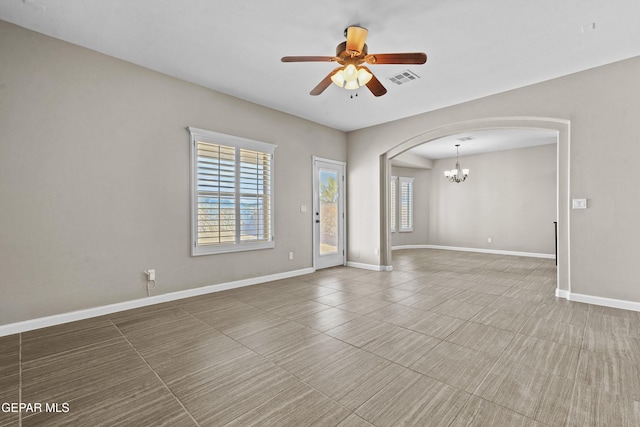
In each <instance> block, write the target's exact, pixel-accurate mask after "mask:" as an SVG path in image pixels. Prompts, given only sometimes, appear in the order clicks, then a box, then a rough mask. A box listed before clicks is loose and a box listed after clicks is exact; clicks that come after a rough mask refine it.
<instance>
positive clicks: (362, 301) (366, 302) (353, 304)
mask: <svg viewBox="0 0 640 427" xmlns="http://www.w3.org/2000/svg"><path fill="white" fill-rule="evenodd" d="M389 304H391V303H390V302H389V301H382V300H379V299H375V298H367V297H362V296H361V297H360V298H357V299H353V300H350V301H347V302H345V303H344V304H340V305H338V306H336V308H339V309H341V310H345V311H350V312H352V313H356V314H361V315H364V314H368V313H371V312H373V311H376V310H379V309H381V308H382V307H385V306H387V305H389Z"/></svg>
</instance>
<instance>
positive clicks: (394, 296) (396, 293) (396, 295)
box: [367, 288, 415, 302]
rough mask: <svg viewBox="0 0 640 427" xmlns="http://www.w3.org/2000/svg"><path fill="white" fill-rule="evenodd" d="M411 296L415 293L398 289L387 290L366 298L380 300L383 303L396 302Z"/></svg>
mask: <svg viewBox="0 0 640 427" xmlns="http://www.w3.org/2000/svg"><path fill="white" fill-rule="evenodd" d="M413 295H415V292H409V291H404V290H402V289H398V288H388V289H385V290H383V291H380V292H376V293H373V294H369V295H367V296H368V297H369V298H376V299H381V300H383V301H389V302H398V301H401V300H403V299H405V298H409V297H410V296H413Z"/></svg>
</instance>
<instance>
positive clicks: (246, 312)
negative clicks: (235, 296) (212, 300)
mask: <svg viewBox="0 0 640 427" xmlns="http://www.w3.org/2000/svg"><path fill="white" fill-rule="evenodd" d="M194 316H195V317H196V318H197V319H199V320H201V321H202V322H204V323H206V324H207V325H209V326H211V327H213V328H215V329H217V330H219V331H221V332H223V333H225V334H231V333H242V331H244V332H245V333H250V332H252V331H256V330H258V329H264V328H269V327H272V326H276V325H279V324H280V323H284V322H286V319H283V318H282V317H280V316H278V315H275V314H273V313H268V312H266V311H264V310H261V309H259V308H256V307H252V306H249V305H246V306H244V307H242V308H233V307H231V308H225V309H221V310H215V311H206V312H201V313H197V314H194Z"/></svg>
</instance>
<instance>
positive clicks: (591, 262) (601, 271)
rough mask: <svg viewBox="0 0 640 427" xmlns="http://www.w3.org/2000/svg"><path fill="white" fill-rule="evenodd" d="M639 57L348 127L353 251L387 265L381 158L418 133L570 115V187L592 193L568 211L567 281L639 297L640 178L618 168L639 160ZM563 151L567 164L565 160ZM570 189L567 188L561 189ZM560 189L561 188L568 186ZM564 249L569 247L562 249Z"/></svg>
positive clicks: (583, 288) (600, 292)
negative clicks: (633, 179) (633, 180)
mask: <svg viewBox="0 0 640 427" xmlns="http://www.w3.org/2000/svg"><path fill="white" fill-rule="evenodd" d="M638 75H640V57H636V58H632V59H629V60H625V61H621V62H617V63H614V64H609V65H606V66H603V67H598V68H594V69H592V70H587V71H584V72H580V73H576V74H572V75H569V76H565V77H562V78H558V79H554V80H550V81H547V82H543V83H539V84H536V85H532V86H528V87H524V88H521V89H517V90H513V91H508V92H505V93H501V94H498V95H493V96H489V97H486V98H481V99H478V100H475V101H471V102H467V103H464V104H460V105H456V106H452V107H449V108H444V109H441V110H437V111H433V112H429V113H424V114H420V115H417V116H413V117H409V118H406V119H402V120H398V121H394V122H390V123H385V124H382V125H379V126H375V127H371V128H367V129H362V130H359V131H355V132H350V133H349V134H348V135H347V152H348V159H349V176H348V191H349V194H350V196H349V212H350V215H349V224H348V226H349V228H348V230H349V232H348V233H349V234H348V238H349V242H350V243H349V257H350V259H352V257H353V256H354V253H359V254H361V256H360V259H359V262H362V263H369V264H380V256H379V255H378V253H379V252H378V251H379V250H380V236H381V231H380V227H381V223H380V156H381V155H382V154H384V153H386V152H387V151H389V150H391V149H392V148H393V147H395V146H398V145H401V144H402V143H403V142H404V141H408V140H410V139H412V138H414V137H416V136H417V135H421V134H424V133H427V132H429V131H431V130H434V129H439V128H442V127H444V126H449V125H452V124H456V123H461V122H467V121H472V120H480V119H487V118H500V117H549V118H555V119H563V120H569V121H570V126H571V128H570V132H571V133H570V147H569V150H570V151H569V157H570V170H569V174H570V176H569V182H570V184H569V194H568V195H566V196H565V197H563V198H561V200H560V202H561V203H563V204H565V207H566V206H567V205H568V203H569V199H571V198H587V199H589V201H590V207H589V209H586V210H570V211H569V221H565V220H564V219H563V218H560V219H561V221H562V224H561V225H562V226H563V227H567V226H568V227H569V231H570V242H569V248H568V251H567V254H568V256H569V259H568V261H567V265H569V268H570V277H569V275H567V277H568V278H566V279H565V278H564V277H561V280H563V281H567V282H568V283H565V284H561V285H562V286H565V288H564V289H568V290H570V291H571V292H573V293H579V294H585V295H593V296H597V297H607V298H617V299H622V300H628V301H636V302H638V301H640V286H638V277H640V263H638V262H637V259H638V257H639V256H640V250H639V249H638V239H637V237H636V236H640V221H638V219H637V218H638V216H639V213H640V186H637V185H626V184H621V183H620V179H619V174H616V173H611V171H612V170H615V171H619V170H631V169H632V168H633V167H634V165H635V163H636V161H637V159H638V158H640V145H639V144H637V136H638V135H639V134H640V121H639V120H638V117H639V116H640V97H638V94H639V93H640V79H639V78H638ZM563 156H564V154H563V155H562V156H561V160H560V161H561V164H565V163H564V161H565V160H566V159H564V158H563ZM562 191H564V189H563V190H562ZM561 196H562V194H561ZM561 255H562V254H561Z"/></svg>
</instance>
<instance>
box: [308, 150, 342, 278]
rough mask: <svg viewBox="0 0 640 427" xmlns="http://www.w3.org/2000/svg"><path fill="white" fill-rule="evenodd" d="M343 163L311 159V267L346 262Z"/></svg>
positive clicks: (323, 266)
mask: <svg viewBox="0 0 640 427" xmlns="http://www.w3.org/2000/svg"><path fill="white" fill-rule="evenodd" d="M344 173H345V163H344V162H337V161H333V160H327V159H320V158H317V157H314V158H313V266H314V268H315V269H316V270H317V269H320V268H327V267H333V266H336V265H345V264H346V255H345V233H344V223H345V198H344V192H345V191H344V190H345V179H344Z"/></svg>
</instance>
